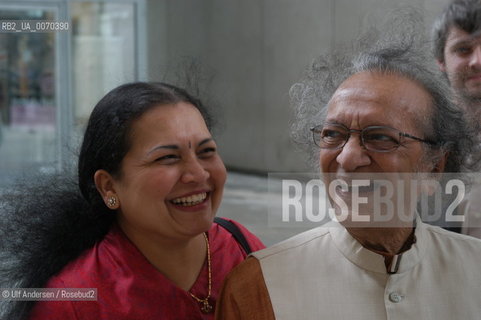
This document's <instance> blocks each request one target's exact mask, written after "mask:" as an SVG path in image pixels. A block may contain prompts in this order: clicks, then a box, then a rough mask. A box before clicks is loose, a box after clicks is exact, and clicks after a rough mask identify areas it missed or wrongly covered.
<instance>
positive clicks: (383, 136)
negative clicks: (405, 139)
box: [362, 127, 400, 152]
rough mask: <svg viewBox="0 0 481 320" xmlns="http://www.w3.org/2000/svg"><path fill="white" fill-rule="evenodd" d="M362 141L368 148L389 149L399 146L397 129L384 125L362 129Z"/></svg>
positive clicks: (374, 149) (372, 149) (380, 150)
mask: <svg viewBox="0 0 481 320" xmlns="http://www.w3.org/2000/svg"><path fill="white" fill-rule="evenodd" d="M362 141H363V143H364V147H365V148H366V149H368V150H371V151H379V152H387V151H391V150H394V149H396V148H397V147H399V143H400V141H399V131H397V130H395V129H391V128H385V127H367V128H365V129H364V130H363V131H362Z"/></svg>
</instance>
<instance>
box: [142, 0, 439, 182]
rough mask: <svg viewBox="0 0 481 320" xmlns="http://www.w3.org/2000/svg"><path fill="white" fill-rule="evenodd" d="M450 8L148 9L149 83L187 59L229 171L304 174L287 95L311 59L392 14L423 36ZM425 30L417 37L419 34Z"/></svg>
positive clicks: (277, 3) (265, 0)
mask: <svg viewBox="0 0 481 320" xmlns="http://www.w3.org/2000/svg"><path fill="white" fill-rule="evenodd" d="M447 3H448V0H404V1H398V0H203V1H199V0H176V1H170V0H149V1H148V2H147V6H148V10H147V12H148V21H149V22H148V30H147V31H148V45H149V48H148V56H149V59H148V63H147V65H148V66H149V70H148V76H149V78H150V79H151V80H167V81H169V79H170V77H171V76H172V74H173V73H175V71H174V72H173V73H172V70H173V68H174V69H175V67H173V66H176V65H178V63H179V61H181V60H182V59H184V58H185V57H189V56H190V57H195V58H196V59H197V60H198V61H200V62H201V64H202V65H203V66H204V68H205V69H206V70H207V72H206V73H205V74H204V75H205V79H203V81H204V82H205V83H210V90H209V91H210V92H211V93H212V97H213V98H214V100H215V101H216V102H217V104H218V105H219V106H220V111H221V115H222V120H223V122H224V130H223V131H222V132H220V133H219V134H218V135H217V137H216V138H217V141H218V144H219V146H220V150H221V154H222V156H223V159H224V161H225V163H226V165H227V166H228V167H230V168H234V169H240V170H244V171H252V172H261V173H266V172H276V171H284V172H285V171H289V172H292V171H306V170H307V168H306V167H305V163H304V160H303V156H302V154H299V153H297V152H296V151H295V147H294V146H293V145H292V144H291V143H290V140H289V130H288V126H289V119H290V116H291V114H290V107H289V96H288V92H289V88H290V86H291V85H292V84H293V83H295V82H296V80H297V79H299V78H300V76H301V74H302V71H303V69H304V68H305V67H306V66H307V65H308V64H309V62H310V61H311V60H312V59H313V58H314V57H316V56H317V55H319V54H322V53H326V52H329V50H331V49H332V48H333V47H334V46H336V45H338V44H341V43H343V42H346V41H350V40H351V39H353V38H355V37H356V36H357V35H358V34H359V32H360V30H362V29H363V28H364V27H366V26H368V25H369V24H372V23H375V22H376V21H379V20H380V19H382V18H383V17H384V16H385V15H386V13H387V12H389V11H391V10H393V9H394V8H397V7H400V6H403V5H411V6H416V7H417V8H419V9H420V10H423V11H424V14H425V18H426V19H425V21H426V30H430V28H431V24H432V22H433V20H434V18H435V17H436V16H438V15H439V13H440V12H441V10H442V9H443V7H444V6H445V5H446V4H447ZM426 30H420V32H424V31H426Z"/></svg>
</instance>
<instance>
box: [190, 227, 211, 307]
mask: <svg viewBox="0 0 481 320" xmlns="http://www.w3.org/2000/svg"><path fill="white" fill-rule="evenodd" d="M203 235H204V239H205V245H206V246H207V270H208V273H209V286H208V291H207V297H205V298H204V299H200V298H197V297H196V296H194V294H193V293H192V292H190V291H189V293H190V295H191V296H192V298H194V299H195V300H196V301H197V302H199V303H200V304H201V305H202V306H201V307H200V310H201V311H202V312H203V313H211V312H212V310H213V309H214V308H213V307H212V306H211V305H210V304H209V298H210V292H211V289H212V270H211V266H210V247H209V239H207V234H206V233H205V232H204V233H203Z"/></svg>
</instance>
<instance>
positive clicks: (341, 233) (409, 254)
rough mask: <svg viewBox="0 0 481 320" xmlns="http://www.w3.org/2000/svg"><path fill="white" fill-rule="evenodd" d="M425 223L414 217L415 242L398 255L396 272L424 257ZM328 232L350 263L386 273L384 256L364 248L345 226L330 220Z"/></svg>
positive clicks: (425, 244) (425, 246)
mask: <svg viewBox="0 0 481 320" xmlns="http://www.w3.org/2000/svg"><path fill="white" fill-rule="evenodd" d="M426 232H427V230H426V225H425V224H424V223H423V222H422V221H421V219H420V218H419V216H417V217H416V230H415V232H414V234H415V236H416V243H414V244H413V245H412V246H411V249H409V250H408V251H405V252H403V253H401V254H399V255H397V257H398V259H399V256H402V257H401V261H400V263H399V268H398V269H397V273H398V274H399V273H403V272H406V271H408V270H410V269H411V268H413V267H414V266H416V265H417V264H419V263H420V262H421V260H422V258H423V257H424V255H425V253H426V250H427V249H428V248H427V245H428V241H426V240H427V239H426V237H427V234H426ZM329 233H330V235H331V237H332V239H333V241H334V243H335V245H336V247H337V249H338V250H339V251H340V252H341V253H342V254H343V255H344V256H345V257H346V258H347V259H348V260H349V261H351V262H352V263H354V264H355V265H357V266H358V267H360V268H363V269H366V270H369V271H372V272H377V273H384V274H386V273H387V271H386V266H385V264H384V257H383V256H382V255H380V254H378V253H375V252H372V251H370V250H368V249H366V248H364V247H363V246H362V245H361V244H360V243H359V242H358V241H357V240H356V239H354V238H353V237H352V236H351V235H350V234H349V232H347V230H346V228H345V227H343V226H342V225H341V224H340V223H339V222H336V221H332V222H331V223H330V224H329Z"/></svg>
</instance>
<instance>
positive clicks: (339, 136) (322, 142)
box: [314, 125, 349, 149]
mask: <svg viewBox="0 0 481 320" xmlns="http://www.w3.org/2000/svg"><path fill="white" fill-rule="evenodd" d="M314 134H315V135H316V134H317V137H314V141H315V142H316V144H317V145H318V146H319V147H321V148H325V149H335V148H340V147H342V146H343V145H344V143H345V142H346V140H347V138H348V136H349V131H347V130H346V129H345V128H344V127H342V126H337V125H325V126H324V127H322V129H321V130H319V131H317V133H314Z"/></svg>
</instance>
